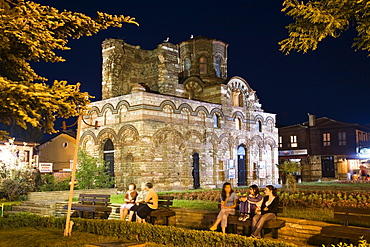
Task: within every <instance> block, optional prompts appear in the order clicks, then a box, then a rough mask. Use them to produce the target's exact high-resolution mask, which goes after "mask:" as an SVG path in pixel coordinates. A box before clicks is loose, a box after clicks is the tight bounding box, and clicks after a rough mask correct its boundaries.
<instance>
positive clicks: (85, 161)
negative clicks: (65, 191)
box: [76, 149, 114, 189]
mask: <svg viewBox="0 0 370 247" xmlns="http://www.w3.org/2000/svg"><path fill="white" fill-rule="evenodd" d="M107 170H108V167H107V164H106V163H105V161H104V160H103V159H102V158H101V157H100V158H95V157H93V156H91V155H90V154H88V153H87V152H86V151H85V150H83V149H80V150H78V166H77V172H76V179H77V181H78V187H77V188H78V189H99V188H110V187H111V186H112V185H113V184H114V181H113V178H112V177H111V176H110V174H109V171H107Z"/></svg>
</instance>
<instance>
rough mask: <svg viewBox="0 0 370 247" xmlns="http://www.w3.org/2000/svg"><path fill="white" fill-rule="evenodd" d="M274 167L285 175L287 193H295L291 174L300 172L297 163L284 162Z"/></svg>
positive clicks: (294, 183) (293, 178) (294, 182)
mask: <svg viewBox="0 0 370 247" xmlns="http://www.w3.org/2000/svg"><path fill="white" fill-rule="evenodd" d="M276 166H277V168H278V169H279V171H281V172H283V173H284V174H285V175H286V184H287V189H288V191H290V192H293V191H296V189H297V187H296V181H295V177H294V176H293V173H294V172H298V171H300V170H301V167H300V165H299V163H298V162H293V161H284V163H283V164H276Z"/></svg>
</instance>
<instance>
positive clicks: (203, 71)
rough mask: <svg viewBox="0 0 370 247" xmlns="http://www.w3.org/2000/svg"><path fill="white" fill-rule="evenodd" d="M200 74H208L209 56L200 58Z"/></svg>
mask: <svg viewBox="0 0 370 247" xmlns="http://www.w3.org/2000/svg"><path fill="white" fill-rule="evenodd" d="M199 74H201V75H205V74H207V58H205V57H201V58H199Z"/></svg>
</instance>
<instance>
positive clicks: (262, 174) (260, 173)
mask: <svg viewBox="0 0 370 247" xmlns="http://www.w3.org/2000/svg"><path fill="white" fill-rule="evenodd" d="M258 178H266V169H259V171H258Z"/></svg>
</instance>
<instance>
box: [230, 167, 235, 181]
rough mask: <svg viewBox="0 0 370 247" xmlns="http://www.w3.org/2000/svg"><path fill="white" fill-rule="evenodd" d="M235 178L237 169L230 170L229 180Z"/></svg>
mask: <svg viewBox="0 0 370 247" xmlns="http://www.w3.org/2000/svg"><path fill="white" fill-rule="evenodd" d="M232 178H235V169H234V168H232V169H229V179H232Z"/></svg>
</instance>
